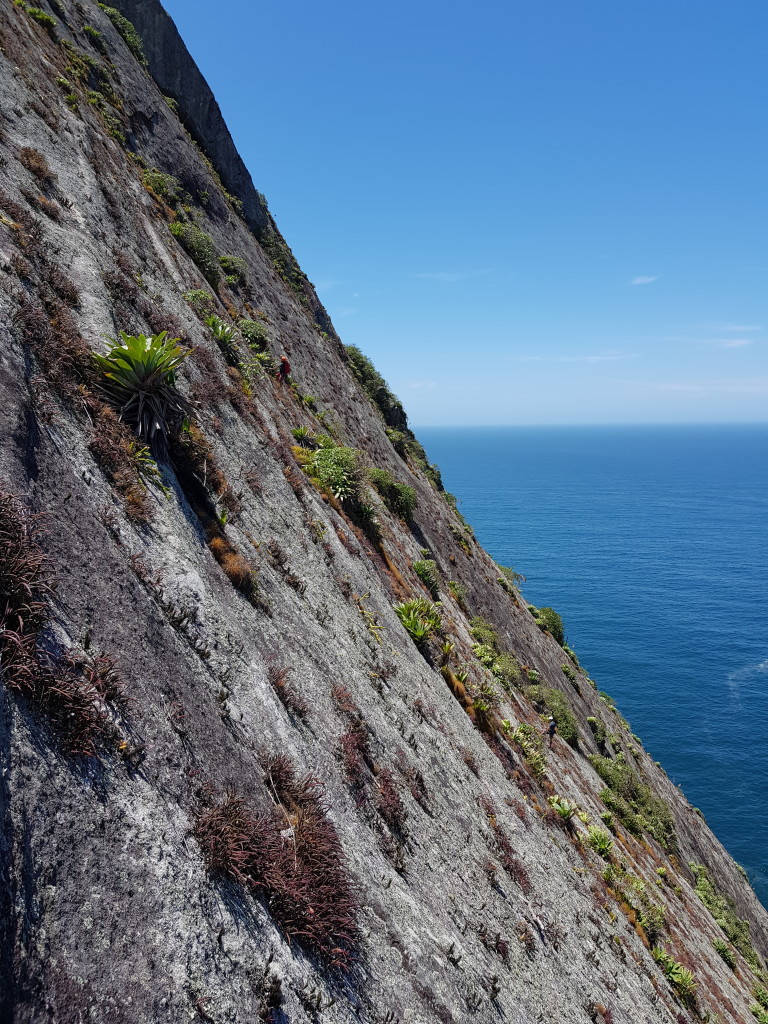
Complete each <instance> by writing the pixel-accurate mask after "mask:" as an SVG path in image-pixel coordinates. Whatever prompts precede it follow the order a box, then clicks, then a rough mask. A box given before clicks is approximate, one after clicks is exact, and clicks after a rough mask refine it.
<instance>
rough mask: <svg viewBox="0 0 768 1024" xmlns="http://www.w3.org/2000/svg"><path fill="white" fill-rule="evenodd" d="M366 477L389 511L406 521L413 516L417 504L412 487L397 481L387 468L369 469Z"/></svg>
mask: <svg viewBox="0 0 768 1024" xmlns="http://www.w3.org/2000/svg"><path fill="white" fill-rule="evenodd" d="M368 479H369V480H370V481H371V483H372V484H373V486H374V487H375V488H376V490H377V491H378V492H379V494H380V495H381V499H382V501H383V502H384V504H385V505H386V506H387V508H388V509H389V511H390V512H393V513H394V514H395V515H396V516H398V518H400V519H404V520H406V521H407V520H409V519H410V518H411V517H412V516H413V513H414V511H415V509H416V504H417V498H416V491H415V490H414V488H413V487H409V486H408V485H407V484H401V483H398V482H397V480H395V478H394V477H393V476H392V474H391V473H390V472H389V470H388V469H376V468H374V469H370V470H368Z"/></svg>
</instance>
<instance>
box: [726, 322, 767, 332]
mask: <svg viewBox="0 0 768 1024" xmlns="http://www.w3.org/2000/svg"><path fill="white" fill-rule="evenodd" d="M762 329H763V328H762V327H761V326H760V324H723V325H722V327H721V328H720V330H721V331H735V332H738V333H739V334H742V333H743V332H744V331H762Z"/></svg>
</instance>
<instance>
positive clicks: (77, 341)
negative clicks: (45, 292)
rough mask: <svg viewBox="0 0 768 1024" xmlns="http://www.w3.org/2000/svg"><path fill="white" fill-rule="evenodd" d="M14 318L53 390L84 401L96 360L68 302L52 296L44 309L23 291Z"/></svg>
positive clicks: (69, 398) (64, 395)
mask: <svg viewBox="0 0 768 1024" xmlns="http://www.w3.org/2000/svg"><path fill="white" fill-rule="evenodd" d="M12 320H13V324H14V326H15V327H16V328H17V329H18V331H19V333H20V334H21V337H22V340H23V341H24V342H25V343H26V344H27V345H29V347H30V348H31V349H32V351H33V352H34V353H35V355H36V356H37V358H38V359H39V361H40V365H41V368H42V370H43V372H44V374H45V378H46V380H47V381H48V383H49V384H50V386H51V387H52V388H53V390H54V391H56V393H57V394H59V395H60V396H61V397H62V398H64V399H67V400H68V401H70V402H82V400H83V395H84V392H83V389H84V388H85V389H86V391H87V390H88V388H89V386H90V385H92V384H93V380H94V372H93V361H92V359H91V350H90V349H89V348H88V346H87V345H86V343H85V342H84V341H83V339H82V337H81V335H80V332H79V331H78V329H77V325H76V324H75V322H74V319H73V317H72V314H71V313H70V311H69V310H68V309H67V307H66V305H65V304H64V303H63V302H61V301H60V300H59V299H52V300H51V301H50V302H48V303H46V308H45V309H44V308H43V307H42V306H40V305H38V304H37V303H36V302H35V301H34V300H33V299H31V298H29V297H28V296H26V295H22V296H21V297H20V299H19V306H18V309H17V310H16V312H15V313H14V315H13V318H12Z"/></svg>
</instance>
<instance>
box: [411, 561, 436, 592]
mask: <svg viewBox="0 0 768 1024" xmlns="http://www.w3.org/2000/svg"><path fill="white" fill-rule="evenodd" d="M413 571H414V572H415V573H416V575H417V576H418V577H419V579H420V580H421V582H422V583H423V584H424V586H425V587H426V588H427V590H428V591H429V593H430V595H431V596H432V600H433V601H436V600H437V598H438V596H439V592H440V570H439V569H438V568H437V562H436V561H435V560H434V559H433V558H423V559H420V560H419V561H417V562H414V563H413Z"/></svg>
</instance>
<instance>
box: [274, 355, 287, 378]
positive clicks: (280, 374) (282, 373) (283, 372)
mask: <svg viewBox="0 0 768 1024" xmlns="http://www.w3.org/2000/svg"><path fill="white" fill-rule="evenodd" d="M290 375H291V364H290V363H289V362H288V356H286V355H282V356H280V366H279V368H278V371H277V373H276V374H275V380H276V381H278V382H279V383H280V384H282V383H283V381H284V380H288V378H289V377H290Z"/></svg>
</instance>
